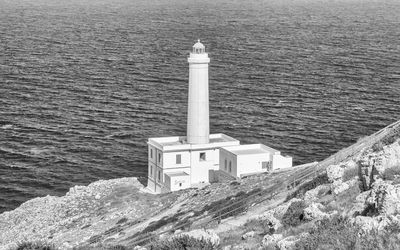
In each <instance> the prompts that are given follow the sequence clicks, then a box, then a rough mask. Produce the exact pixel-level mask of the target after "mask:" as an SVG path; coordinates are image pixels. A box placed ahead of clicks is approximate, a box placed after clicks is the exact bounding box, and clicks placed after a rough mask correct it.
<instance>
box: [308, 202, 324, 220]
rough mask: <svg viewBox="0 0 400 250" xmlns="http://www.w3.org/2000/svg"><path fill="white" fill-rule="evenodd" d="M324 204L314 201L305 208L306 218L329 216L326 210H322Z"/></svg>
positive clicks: (315, 218) (317, 218)
mask: <svg viewBox="0 0 400 250" xmlns="http://www.w3.org/2000/svg"><path fill="white" fill-rule="evenodd" d="M323 208H324V206H323V205H322V204H320V203H312V204H311V205H309V206H308V207H306V208H305V209H304V219H306V220H322V219H324V218H327V217H329V215H328V214H327V213H325V212H322V211H321V209H323Z"/></svg>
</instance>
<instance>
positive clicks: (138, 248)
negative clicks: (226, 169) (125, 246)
mask: <svg viewBox="0 0 400 250" xmlns="http://www.w3.org/2000/svg"><path fill="white" fill-rule="evenodd" d="M133 250H147V248H145V247H142V246H135V247H134V248H133Z"/></svg>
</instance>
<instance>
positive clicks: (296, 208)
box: [282, 201, 306, 226]
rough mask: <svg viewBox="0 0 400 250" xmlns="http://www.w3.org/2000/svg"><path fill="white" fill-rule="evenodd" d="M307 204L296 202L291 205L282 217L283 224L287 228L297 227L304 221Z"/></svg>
mask: <svg viewBox="0 0 400 250" xmlns="http://www.w3.org/2000/svg"><path fill="white" fill-rule="evenodd" d="M305 208H306V203H305V202H304V201H295V202H292V203H291V204H290V206H289V207H288V209H287V210H286V212H285V214H284V215H283V217H282V224H283V225H285V226H297V225H300V223H302V222H303V221H304V218H303V217H304V209H305Z"/></svg>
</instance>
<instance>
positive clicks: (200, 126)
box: [187, 40, 210, 144]
mask: <svg viewBox="0 0 400 250" xmlns="http://www.w3.org/2000/svg"><path fill="white" fill-rule="evenodd" d="M188 62H189V97H188V117H187V142H188V143H189V144H206V143H209V137H210V136H209V134H210V121H209V104H208V63H209V62H210V58H208V54H207V53H206V51H205V47H204V45H203V44H202V43H200V40H198V41H197V43H196V44H195V45H193V51H192V52H191V53H190V56H189V58H188Z"/></svg>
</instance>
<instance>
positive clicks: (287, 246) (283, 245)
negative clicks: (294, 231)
mask: <svg viewBox="0 0 400 250" xmlns="http://www.w3.org/2000/svg"><path fill="white" fill-rule="evenodd" d="M298 240H299V239H298V238H297V237H296V236H289V237H287V238H284V239H282V240H280V241H279V242H278V243H277V244H276V245H277V247H278V249H279V250H292V249H295V247H296V242H297V241H298Z"/></svg>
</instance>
